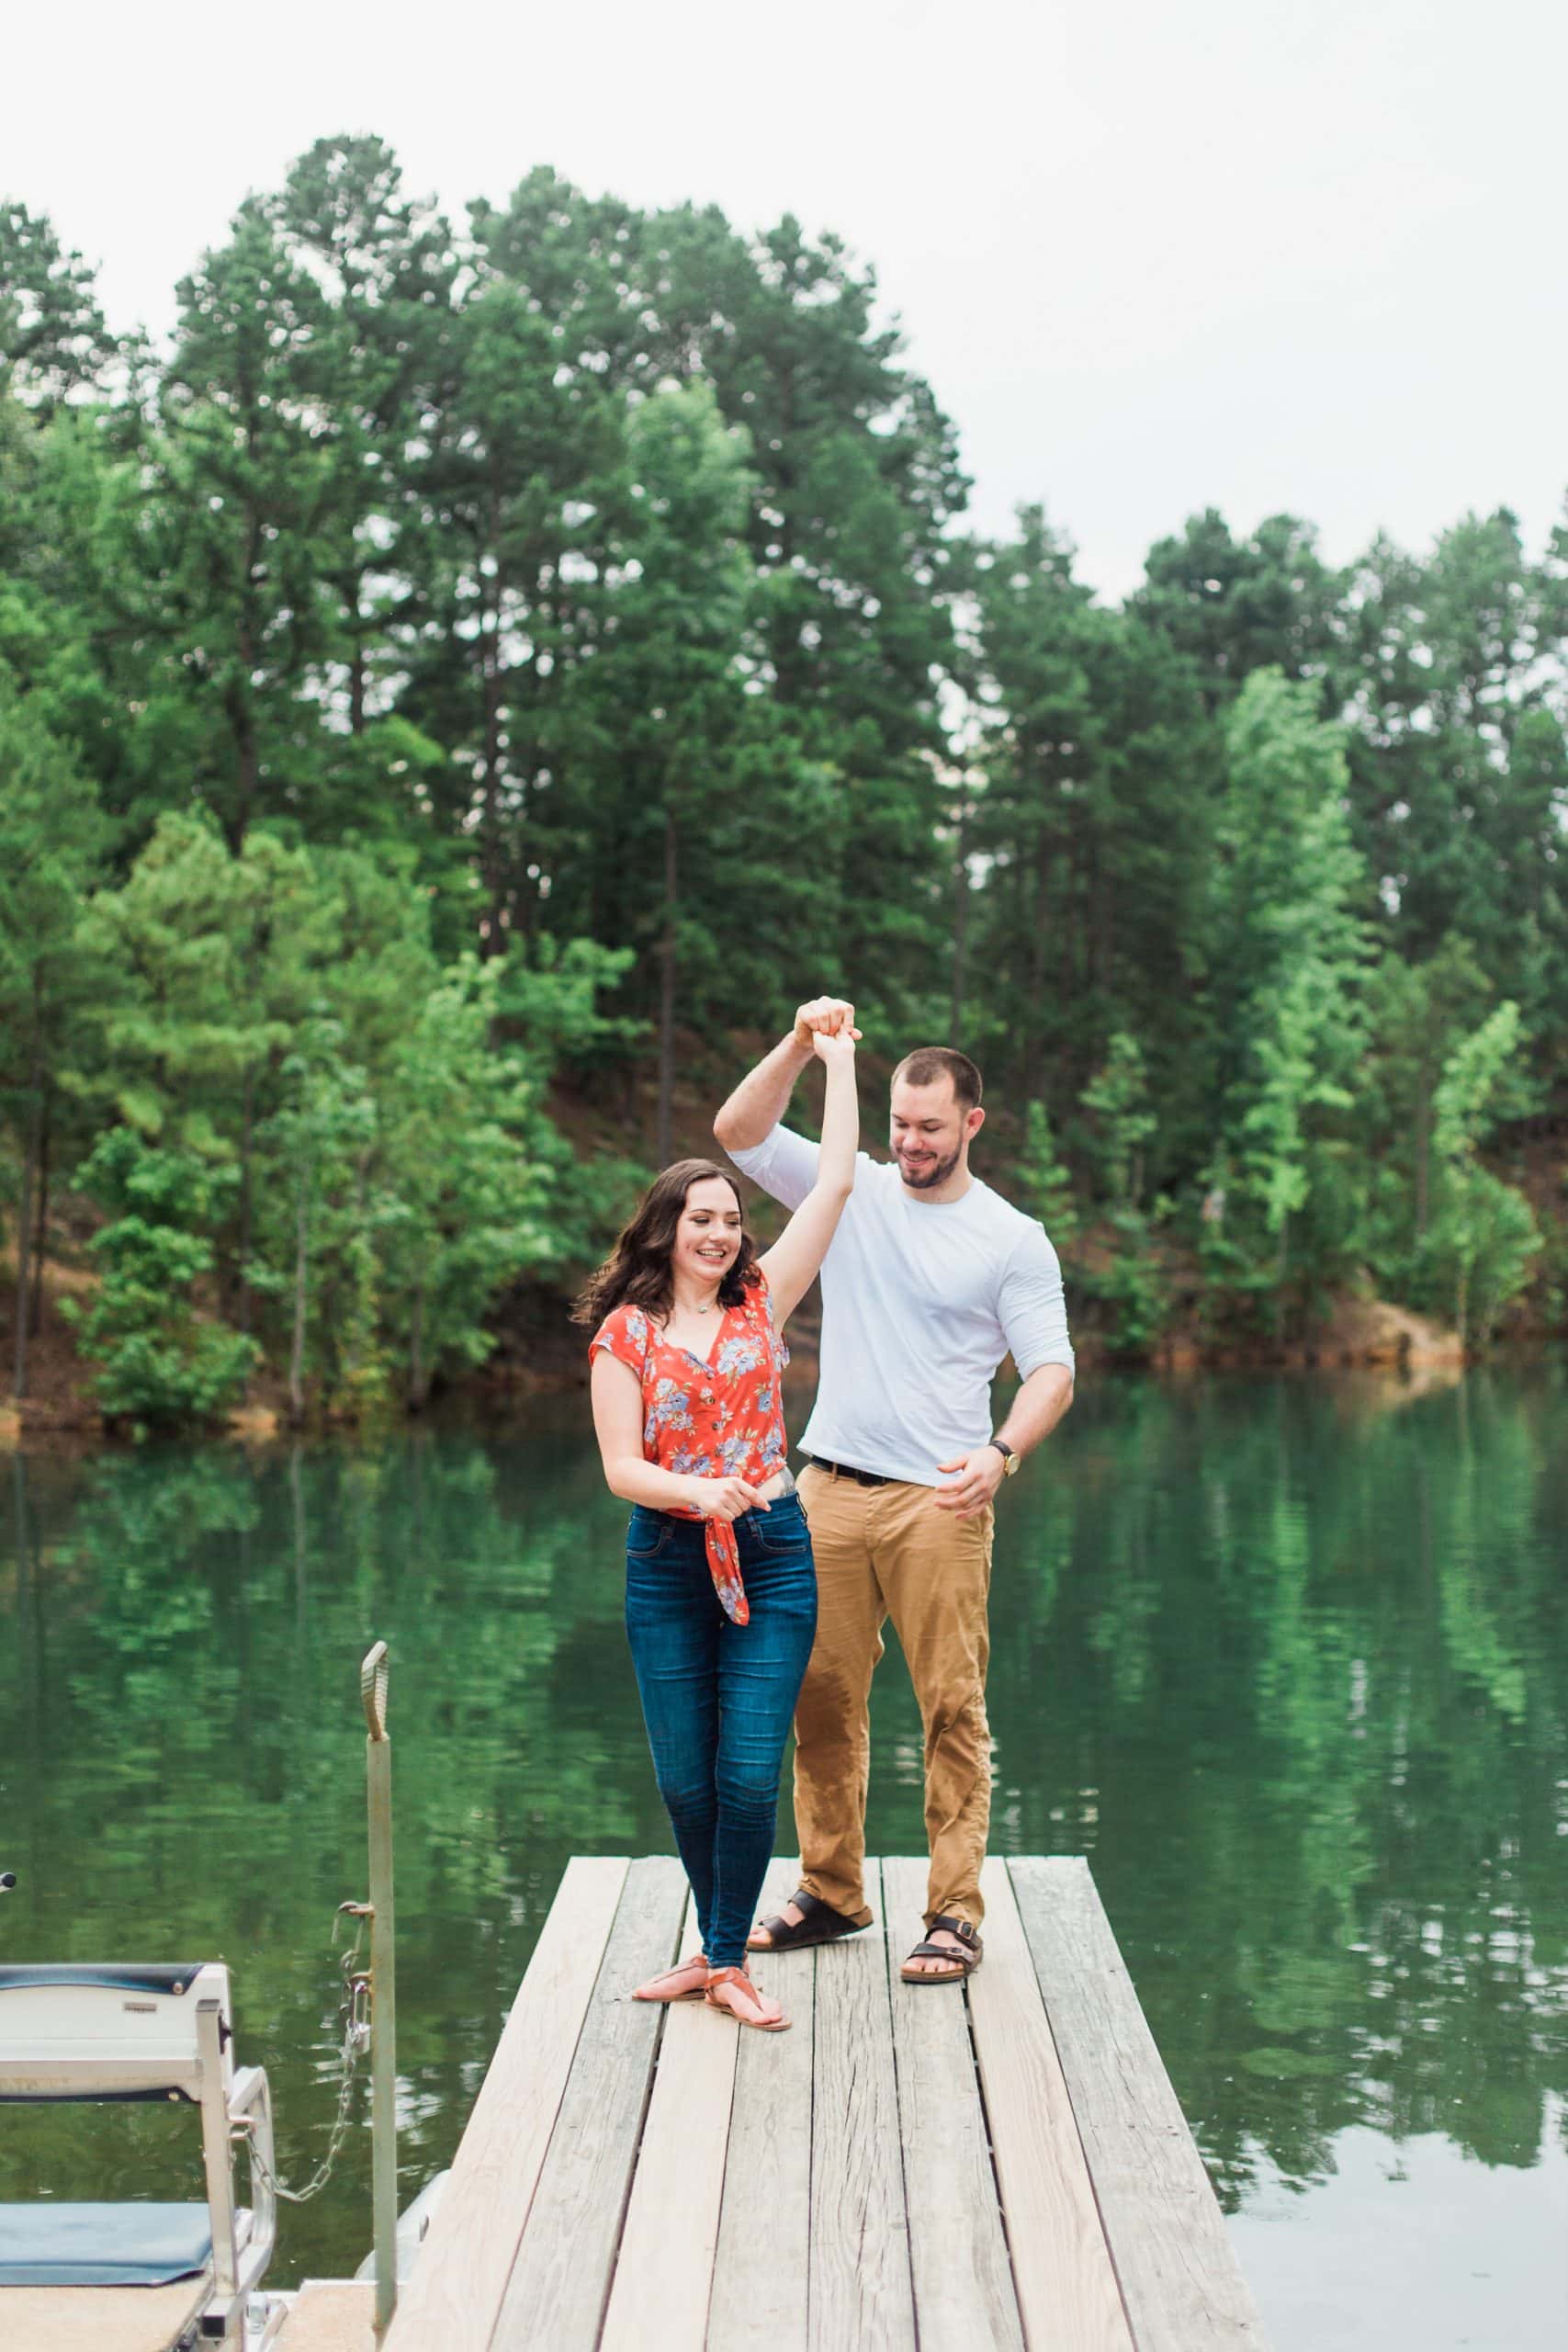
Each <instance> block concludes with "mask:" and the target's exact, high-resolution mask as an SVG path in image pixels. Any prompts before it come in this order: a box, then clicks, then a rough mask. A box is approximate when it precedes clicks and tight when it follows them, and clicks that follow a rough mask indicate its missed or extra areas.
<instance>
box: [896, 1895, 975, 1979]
mask: <svg viewBox="0 0 1568 2352" xmlns="http://www.w3.org/2000/svg"><path fill="white" fill-rule="evenodd" d="M938 1928H946V1929H947V1931H948V1933H949V1935H953V1936H956V1937H957V1938H958V1940H959V1942H960V1943H961V1944H962V1945H963V1946H964V1950H963V1951H953V1946H952V1945H951V1944H933V1943H932V1942H931V1940H930V1939H931V1937H932V1936H934V1935H935V1933H936V1931H937V1929H938ZM985 1956H986V1947H985V1945H984V1944H983V1943H982V1942H981V1940H980V1937H979V1933H978V1931H977V1930H976V1928H972V1927H971V1926H970V1925H969V1922H968V1920H967V1919H953V1918H950V1917H948V1914H947V1913H946V1912H945V1911H939V1912H938V1913H937V1915H936V1917H935V1918H934V1919H933V1920H932V1921H931V1926H930V1927H929V1928H927V1930H926V1941H925V1942H924V1943H919V1944H917V1945H916V1946H915V1949H914V1951H912V1952H911V1953H910V1954H909V1960H940V1961H942V1962H943V1963H944V1964H943V1965H942V1967H941V1968H911V1967H910V1965H909V1960H907V1961H906V1962H904V1965H903V1967H902V1968H901V1969H900V1970H899V1971H898V1973H899V1975H900V1976H901V1977H902V1978H903V1979H904V1982H905V1984H906V1985H958V1984H962V1982H963V1981H964V1977H965V1976H972V1975H973V1974H974V1973H975V1971H976V1969H977V1968H978V1967H979V1965H980V1962H982V1960H984V1958H985Z"/></svg>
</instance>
